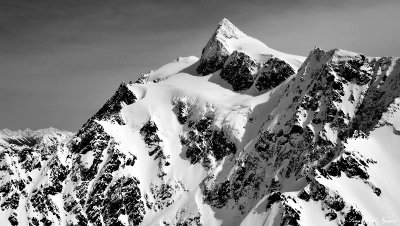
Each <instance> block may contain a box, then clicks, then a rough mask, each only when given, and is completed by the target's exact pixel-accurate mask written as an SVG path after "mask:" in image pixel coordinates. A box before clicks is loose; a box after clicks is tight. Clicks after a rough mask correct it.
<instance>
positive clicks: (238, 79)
mask: <svg viewBox="0 0 400 226" xmlns="http://www.w3.org/2000/svg"><path fill="white" fill-rule="evenodd" d="M257 68H258V64H257V63H256V61H255V60H254V59H252V58H251V57H250V56H248V55H247V54H245V53H243V52H239V51H234V52H233V53H232V54H231V55H230V56H229V58H228V59H227V61H226V62H225V64H224V67H223V68H222V70H221V73H220V76H221V78H222V79H224V80H225V81H227V82H228V83H229V84H231V85H232V88H233V90H234V91H241V90H246V89H249V88H250V87H251V86H252V85H253V83H254V80H255V77H256V73H257Z"/></svg>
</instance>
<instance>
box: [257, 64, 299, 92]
mask: <svg viewBox="0 0 400 226" xmlns="http://www.w3.org/2000/svg"><path fill="white" fill-rule="evenodd" d="M294 73H295V72H294V69H293V68H292V67H291V66H290V65H289V64H287V63H286V62H285V61H283V60H280V59H279V58H271V59H269V60H268V61H267V62H266V63H264V65H263V66H262V67H261V69H260V70H259V71H258V76H257V77H258V79H257V82H256V87H257V90H259V91H264V90H265V91H268V90H270V89H273V88H275V87H277V86H278V85H280V84H281V83H282V82H284V81H285V80H286V79H287V78H289V77H290V76H292V75H294Z"/></svg>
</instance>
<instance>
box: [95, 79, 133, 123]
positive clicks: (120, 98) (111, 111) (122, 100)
mask: <svg viewBox="0 0 400 226" xmlns="http://www.w3.org/2000/svg"><path fill="white" fill-rule="evenodd" d="M136 99H137V98H136V96H135V95H134V94H133V93H132V92H131V91H130V90H129V88H128V86H127V84H126V83H125V82H123V83H121V85H120V86H119V87H118V89H117V91H116V92H115V94H114V95H113V96H112V97H111V98H110V99H109V100H108V101H107V102H106V103H105V104H104V105H103V107H102V108H100V110H99V111H98V112H97V113H96V114H95V115H94V116H93V117H92V119H96V120H111V121H115V122H117V123H118V124H120V125H124V124H125V122H124V121H123V119H122V118H121V115H120V110H121V109H122V106H123V105H122V104H126V105H130V104H133V103H135V102H136Z"/></svg>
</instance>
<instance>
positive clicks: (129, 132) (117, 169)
mask: <svg viewBox="0 0 400 226" xmlns="http://www.w3.org/2000/svg"><path fill="white" fill-rule="evenodd" d="M238 43H239V44H238ZM254 45H256V46H258V47H260V48H261V50H260V51H261V52H257V51H256V50H257V48H256V49H251V48H249V46H251V47H252V46H254ZM238 46H239V47H240V48H238ZM249 49H251V51H250V50H249ZM265 51H270V52H268V54H266V52H265ZM294 59H297V60H300V59H303V58H299V57H293V56H292V55H288V54H284V53H280V52H277V51H272V50H271V49H267V48H265V45H261V44H260V43H259V41H255V40H254V39H252V38H250V37H249V36H246V35H245V34H243V33H242V32H241V31H239V30H238V29H237V28H236V27H234V25H232V24H231V23H230V22H229V21H227V20H223V21H222V22H221V23H220V24H219V25H218V28H217V30H216V32H215V33H214V34H213V36H212V37H211V39H210V41H209V42H208V43H207V45H206V47H205V48H204V50H203V53H202V57H201V58H200V59H199V61H198V63H199V64H198V67H197V73H200V74H202V75H208V74H210V73H213V75H211V76H198V74H197V73H196V72H194V68H193V65H196V64H195V63H196V60H197V58H194V57H189V58H181V59H180V60H178V61H174V62H172V63H170V64H168V65H166V66H165V67H161V68H160V69H159V70H156V71H152V72H150V73H148V74H145V75H143V76H142V77H141V78H139V80H138V81H136V82H135V83H129V84H126V83H122V84H121V85H120V86H119V87H118V89H117V91H116V92H115V94H114V95H113V96H112V97H111V98H110V99H109V100H108V101H107V102H106V104H105V105H104V106H103V107H102V108H101V109H100V110H99V111H98V112H97V113H96V114H94V115H93V117H91V118H90V119H89V120H88V121H87V122H86V123H85V124H84V125H83V126H82V128H81V129H80V130H79V131H78V132H77V133H76V134H74V135H72V134H71V133H67V132H62V131H58V130H55V129H50V130H44V131H38V132H32V131H19V132H11V131H8V130H3V131H2V132H0V171H1V177H0V183H1V184H0V197H1V200H0V207H1V212H0V219H5V222H7V224H8V225H35V226H39V225H71V226H72V225H79V226H83V225H249V226H250V225H264V223H265V222H270V223H271V225H307V226H308V225H330V224H332V225H369V224H372V225H374V224H375V223H376V224H377V225H380V224H381V222H374V223H370V222H372V221H371V219H379V218H384V217H386V218H389V219H395V218H396V217H397V214H398V213H399V212H400V207H399V206H398V205H397V204H398V203H399V202H400V199H399V198H398V194H397V193H398V189H397V188H398V186H400V179H398V178H400V177H398V174H397V172H398V171H400V167H398V161H400V156H399V155H398V154H397V152H396V150H395V149H390V147H391V146H392V147H396V146H398V145H400V140H399V138H398V134H399V132H398V131H399V130H400V124H399V123H398V120H399V118H400V88H399V87H400V86H399V85H398V81H400V78H399V76H400V60H399V58H394V57H382V58H377V57H366V56H364V55H362V54H358V53H353V52H349V51H344V50H339V49H334V50H330V51H324V50H322V49H319V48H315V49H314V50H312V51H311V52H310V54H309V56H308V57H307V58H306V59H304V62H303V63H302V65H301V66H299V67H297V66H296V64H293V63H292V62H293V60H294ZM214 72H215V73H214ZM218 79H222V80H224V83H225V82H227V83H228V84H229V85H230V86H228V87H227V86H222V85H221V84H219V83H217V82H215V81H216V80H218ZM247 92H248V93H247ZM249 94H251V95H249ZM388 127H389V128H391V127H393V128H394V133H393V132H392V128H391V130H390V131H389V132H387V130H385V129H386V128H388ZM382 131H383V132H385V131H386V132H385V133H383V132H382ZM396 134H397V135H396ZM386 137H389V138H387V139H386ZM365 143H368V145H367V146H365ZM386 144H388V145H387V146H385V145H386ZM382 178H385V179H383V180H382ZM386 178H387V179H386ZM387 181H389V182H387ZM363 200H367V201H363ZM371 203H382V205H372V204H371ZM376 206H378V207H379V208H376ZM371 213H374V214H376V215H374V216H373V215H371ZM2 222H3V221H2Z"/></svg>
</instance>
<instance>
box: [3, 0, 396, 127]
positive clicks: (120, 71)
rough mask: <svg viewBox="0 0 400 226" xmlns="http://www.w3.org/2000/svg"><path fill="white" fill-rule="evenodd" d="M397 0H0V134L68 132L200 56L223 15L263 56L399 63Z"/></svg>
mask: <svg viewBox="0 0 400 226" xmlns="http://www.w3.org/2000/svg"><path fill="white" fill-rule="evenodd" d="M399 11H400V1H398V0H393V1H390V0H387V1H386V0H376V1H374V0H326V1H324V0H292V1H289V0H279V1H276V0H274V1H269V0H264V1H251V0H250V1H244V0H241V1H235V0H234V1H226V0H196V1H194V0H193V1H192V0H171V1H167V0H159V1H151V0H147V1H136V0H18V1H17V0H9V1H4V0H0V104H1V107H0V129H1V128H10V129H23V128H27V127H29V128H33V129H38V128H44V127H49V126H53V127H57V128H61V129H66V130H70V131H77V130H78V129H79V128H80V126H81V125H82V124H83V123H84V122H85V121H86V120H87V119H88V118H89V117H90V116H91V115H93V114H94V113H95V112H96V111H97V110H98V109H99V108H100V107H101V106H102V105H103V104H104V103H105V101H106V100H107V99H108V98H109V97H110V96H111V95H112V94H113V92H114V91H115V90H116V88H117V87H118V85H119V83H120V82H121V81H129V80H136V78H137V77H138V76H140V75H141V74H143V73H146V72H148V71H149V70H151V69H156V68H158V67H159V66H161V65H164V64H166V63H168V62H170V61H172V60H174V59H176V58H177V57H178V56H189V55H195V56H199V55H200V53H201V49H202V47H203V46H204V45H205V43H206V42H207V41H208V39H209V37H210V36H211V34H212V32H213V31H214V29H215V27H216V25H217V24H218V23H219V21H220V20H221V19H222V18H224V17H226V18H228V19H229V20H230V21H231V22H233V23H234V24H235V25H236V26H238V27H239V28H240V29H241V30H242V31H244V32H245V33H247V34H249V35H251V36H253V37H256V38H258V39H259V40H261V41H263V42H264V43H266V44H267V45H268V46H270V47H271V48H274V49H277V50H280V51H283V52H287V53H294V54H299V55H305V56H306V55H307V54H308V53H309V51H310V50H311V49H312V48H314V46H319V47H322V48H324V49H327V50H328V49H332V48H342V49H348V50H353V51H356V52H362V53H364V54H366V55H370V56H392V55H393V56H400V42H399V40H400V29H399V21H400V13H399Z"/></svg>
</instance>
